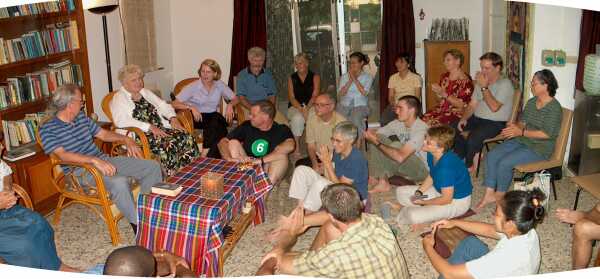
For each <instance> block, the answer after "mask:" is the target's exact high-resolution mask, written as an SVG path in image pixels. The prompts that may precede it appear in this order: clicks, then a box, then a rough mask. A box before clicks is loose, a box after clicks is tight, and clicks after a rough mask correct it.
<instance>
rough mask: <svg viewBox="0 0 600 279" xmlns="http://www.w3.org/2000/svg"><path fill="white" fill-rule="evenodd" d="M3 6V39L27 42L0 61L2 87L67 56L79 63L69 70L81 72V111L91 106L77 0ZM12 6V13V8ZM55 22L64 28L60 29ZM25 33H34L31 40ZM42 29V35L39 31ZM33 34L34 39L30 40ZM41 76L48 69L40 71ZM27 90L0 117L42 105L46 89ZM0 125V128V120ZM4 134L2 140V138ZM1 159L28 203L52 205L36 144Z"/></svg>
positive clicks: (45, 165) (45, 163)
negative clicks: (28, 151)
mask: <svg viewBox="0 0 600 279" xmlns="http://www.w3.org/2000/svg"><path fill="white" fill-rule="evenodd" d="M56 4H58V5H59V8H57V9H54V10H50V9H48V8H46V7H48V6H44V5H56ZM9 11H11V12H10V14H11V16H10V17H5V18H0V38H1V39H2V40H3V42H4V44H7V42H8V43H10V44H11V45H10V46H11V47H13V49H12V51H13V52H14V51H16V50H14V46H13V45H12V43H11V42H14V41H22V42H23V44H22V46H23V47H26V48H27V50H26V51H27V55H25V56H20V57H18V59H11V60H9V61H5V60H3V61H0V86H7V87H8V86H10V83H9V81H10V79H11V78H19V77H21V78H30V76H31V74H34V75H36V74H38V75H39V74H40V73H42V72H46V71H48V69H49V68H51V67H50V64H55V63H60V62H63V61H66V60H69V61H70V62H71V63H70V64H72V65H78V66H77V67H79V70H80V71H78V72H77V73H73V72H71V73H72V75H73V76H78V77H79V73H81V75H80V80H79V83H80V85H81V92H82V94H83V98H85V101H86V105H85V106H86V109H85V111H86V112H87V114H90V113H92V112H93V108H94V106H93V103H92V101H93V98H92V92H91V83H90V75H89V63H88V53H87V44H86V34H85V21H84V15H83V8H82V0H59V1H58V2H50V3H48V2H47V3H38V4H30V5H21V6H19V7H18V8H9ZM17 12H18V14H14V13H17ZM71 27H72V28H71ZM61 28H63V29H65V30H68V31H64V32H63V33H60V32H59V31H60V30H62V29H61ZM31 34H33V37H34V39H33V42H32V35H31ZM46 35H47V36H48V37H45V36H46ZM36 36H37V37H36ZM26 38H27V39H26ZM75 38H77V40H76V39H75ZM36 39H39V40H38V41H35V40H36ZM25 42H27V44H26V43H25ZM32 46H33V47H32ZM2 47H3V46H2ZM17 47H18V45H17ZM0 50H1V49H0ZM12 57H16V56H14V55H13V56H12ZM59 74H60V75H61V80H65V83H67V82H69V81H68V79H62V77H63V76H64V74H63V73H59ZM47 77H49V74H46V78H47ZM29 84H34V83H31V79H29ZM53 84H56V85H60V84H57V83H53ZM30 87H31V88H35V90H40V89H39V88H40V86H39V84H34V86H31V85H30ZM48 91H51V90H48ZM31 92H32V93H31V95H30V96H33V95H35V97H31V98H24V99H22V101H20V102H14V103H13V102H11V104H10V105H8V106H7V107H4V108H3V109H0V120H8V121H15V120H20V119H23V117H24V116H25V115H26V114H28V113H35V112H39V111H43V110H45V109H46V105H47V103H48V100H49V99H50V97H49V96H51V94H52V92H49V95H36V94H38V93H39V92H36V94H34V93H33V91H31ZM26 100H32V101H26ZM0 129H2V126H1V125H0ZM0 133H1V131H0ZM4 140H5V141H6V139H4ZM7 163H8V164H9V165H10V166H11V168H12V169H13V180H14V182H15V183H18V184H20V185H21V186H23V188H24V189H26V190H27V192H28V194H29V195H30V196H31V198H32V201H33V205H34V209H35V210H36V211H39V212H41V213H43V214H45V213H48V212H50V211H52V210H53V209H54V207H55V205H56V200H57V192H56V189H54V187H53V186H52V184H51V183H50V160H49V158H48V156H46V155H45V154H44V153H43V151H41V149H40V148H39V146H38V147H37V153H36V154H35V155H33V156H31V157H28V158H24V159H21V160H17V161H15V162H7Z"/></svg>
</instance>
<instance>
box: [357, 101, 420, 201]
mask: <svg viewBox="0 0 600 279" xmlns="http://www.w3.org/2000/svg"><path fill="white" fill-rule="evenodd" d="M394 109H395V112H396V115H397V116H398V118H397V119H396V120H394V121H392V122H390V123H388V124H387V125H385V126H383V127H382V128H380V129H378V130H377V131H374V130H371V129H369V130H367V131H366V132H365V138H366V139H367V141H368V142H369V143H370V145H369V148H368V158H369V185H374V184H377V186H375V187H374V188H373V189H372V190H371V191H372V192H386V191H389V190H390V184H389V181H388V177H390V176H392V175H396V174H399V175H402V176H404V177H405V178H408V179H410V180H412V181H423V180H425V178H427V176H428V175H429V171H428V169H427V163H426V162H427V159H426V158H427V157H426V156H425V152H424V151H422V150H421V147H422V146H423V141H424V139H425V134H426V133H427V128H428V127H427V124H425V122H423V121H422V120H421V119H420V118H419V117H420V116H421V102H420V101H419V99H417V98H416V97H415V96H404V97H402V98H400V99H398V102H397V103H396V106H395V107H394Z"/></svg>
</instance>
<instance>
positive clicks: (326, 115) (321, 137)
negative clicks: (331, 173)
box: [296, 93, 346, 174]
mask: <svg viewBox="0 0 600 279" xmlns="http://www.w3.org/2000/svg"><path fill="white" fill-rule="evenodd" d="M344 121H346V118H345V117H344V116H342V115H341V114H339V113H338V112H337V111H335V98H334V97H333V96H331V95H330V94H327V93H322V94H320V95H319V96H317V98H316V99H315V104H314V110H311V111H310V112H309V113H308V120H307V121H306V145H307V148H306V149H307V151H308V158H304V159H300V160H298V162H296V166H298V165H304V166H308V167H312V168H313V170H315V171H316V172H318V173H321V174H322V173H323V166H322V164H321V163H320V162H319V160H318V158H317V151H318V150H319V148H320V147H321V146H327V147H329V148H330V149H331V148H333V145H332V144H331V136H332V135H333V128H334V127H335V126H336V125H337V124H339V123H340V122H344ZM296 148H299V147H296Z"/></svg>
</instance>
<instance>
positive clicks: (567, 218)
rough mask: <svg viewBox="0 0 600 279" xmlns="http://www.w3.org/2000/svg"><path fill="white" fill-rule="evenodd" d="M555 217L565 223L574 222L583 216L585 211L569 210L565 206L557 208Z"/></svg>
mask: <svg viewBox="0 0 600 279" xmlns="http://www.w3.org/2000/svg"><path fill="white" fill-rule="evenodd" d="M555 215H556V218H558V220H559V221H561V222H563V223H567V224H575V223H577V221H579V220H581V219H583V217H585V213H583V212H581V211H575V210H570V209H566V208H558V209H556V212H555Z"/></svg>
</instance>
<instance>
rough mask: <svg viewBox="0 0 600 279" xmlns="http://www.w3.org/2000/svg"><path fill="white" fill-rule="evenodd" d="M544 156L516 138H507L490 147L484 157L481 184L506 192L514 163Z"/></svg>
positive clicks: (526, 161)
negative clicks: (483, 173)
mask: <svg viewBox="0 0 600 279" xmlns="http://www.w3.org/2000/svg"><path fill="white" fill-rule="evenodd" d="M545 159H546V158H544V157H542V156H541V155H539V154H537V153H535V152H534V151H533V150H531V149H529V147H527V146H525V145H524V144H522V143H520V142H518V141H516V140H508V141H505V142H503V143H502V144H500V145H498V146H496V147H495V148H494V149H492V150H491V151H490V152H489V153H488V154H487V156H486V158H485V178H484V179H483V185H485V186H486V187H489V188H492V189H495V190H496V192H506V191H507V190H508V187H510V183H511V181H512V179H513V168H514V167H515V166H516V165H520V164H526V163H532V162H537V161H542V160H545Z"/></svg>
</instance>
